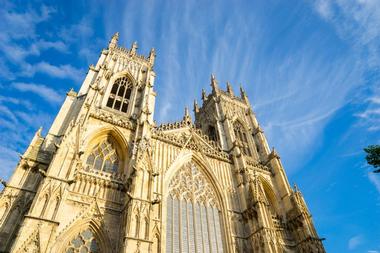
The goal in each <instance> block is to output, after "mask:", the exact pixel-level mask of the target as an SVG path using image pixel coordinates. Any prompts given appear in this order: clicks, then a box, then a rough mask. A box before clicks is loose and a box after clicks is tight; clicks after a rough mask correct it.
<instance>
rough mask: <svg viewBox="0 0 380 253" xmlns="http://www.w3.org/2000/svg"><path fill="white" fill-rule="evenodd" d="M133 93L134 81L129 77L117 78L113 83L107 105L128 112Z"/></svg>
mask: <svg viewBox="0 0 380 253" xmlns="http://www.w3.org/2000/svg"><path fill="white" fill-rule="evenodd" d="M131 93H132V82H131V80H130V79H128V78H127V77H121V78H118V79H116V81H115V82H114V84H113V85H112V89H111V92H110V96H109V98H108V101H107V106H108V107H110V108H113V109H115V110H118V111H122V112H127V111H128V105H129V103H130V98H131Z"/></svg>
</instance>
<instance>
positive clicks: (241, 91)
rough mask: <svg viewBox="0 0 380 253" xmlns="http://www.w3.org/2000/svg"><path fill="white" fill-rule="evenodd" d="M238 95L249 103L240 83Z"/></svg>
mask: <svg viewBox="0 0 380 253" xmlns="http://www.w3.org/2000/svg"><path fill="white" fill-rule="evenodd" d="M240 97H241V99H243V100H244V101H245V102H246V103H247V104H249V101H248V97H247V93H246V92H245V90H244V88H243V86H242V85H241V84H240Z"/></svg>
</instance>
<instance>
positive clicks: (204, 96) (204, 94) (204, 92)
mask: <svg viewBox="0 0 380 253" xmlns="http://www.w3.org/2000/svg"><path fill="white" fill-rule="evenodd" d="M206 99H207V96H206V91H205V89H202V100H203V102H204V101H206Z"/></svg>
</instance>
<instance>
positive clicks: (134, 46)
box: [131, 41, 138, 55]
mask: <svg viewBox="0 0 380 253" xmlns="http://www.w3.org/2000/svg"><path fill="white" fill-rule="evenodd" d="M137 49H138V46H137V41H135V42H133V44H132V47H131V55H135V54H136V51H137Z"/></svg>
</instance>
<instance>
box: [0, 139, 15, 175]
mask: <svg viewBox="0 0 380 253" xmlns="http://www.w3.org/2000/svg"><path fill="white" fill-rule="evenodd" d="M17 162H18V154H17V152H16V151H15V150H13V149H10V148H8V147H5V146H2V145H0V164H1V169H0V178H1V179H8V178H9V176H10V172H11V171H13V170H14V168H15V166H16V164H17Z"/></svg>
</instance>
